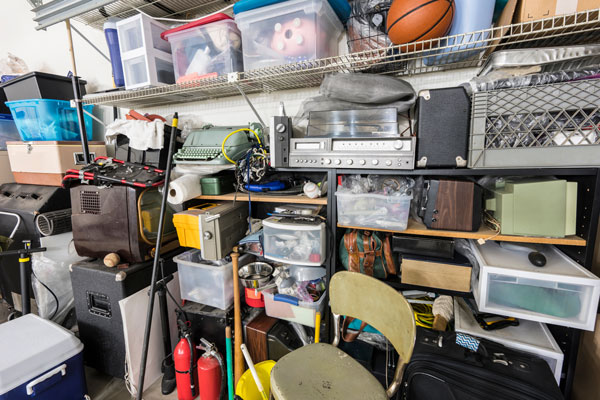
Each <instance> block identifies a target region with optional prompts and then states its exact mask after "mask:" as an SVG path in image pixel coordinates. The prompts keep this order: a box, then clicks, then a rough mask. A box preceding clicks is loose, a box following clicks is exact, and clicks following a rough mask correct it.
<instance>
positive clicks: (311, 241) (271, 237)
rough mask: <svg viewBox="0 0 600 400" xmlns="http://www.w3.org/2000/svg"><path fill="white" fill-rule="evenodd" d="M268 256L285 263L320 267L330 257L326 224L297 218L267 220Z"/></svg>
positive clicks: (265, 247) (265, 250)
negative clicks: (328, 254)
mask: <svg viewBox="0 0 600 400" xmlns="http://www.w3.org/2000/svg"><path fill="white" fill-rule="evenodd" d="M263 246H264V254H265V255H264V257H265V258H267V259H269V260H273V261H279V262H283V263H291V264H298V265H314V266H319V265H322V264H323V263H324V262H325V259H326V258H327V235H326V229H325V223H324V222H321V221H320V220H316V221H308V220H299V219H293V218H282V217H269V218H267V219H265V220H263Z"/></svg>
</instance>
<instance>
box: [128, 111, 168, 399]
mask: <svg viewBox="0 0 600 400" xmlns="http://www.w3.org/2000/svg"><path fill="white" fill-rule="evenodd" d="M177 120H178V115H177V113H175V115H174V116H173V124H172V128H171V140H169V153H168V158H167V170H166V171H165V183H164V185H163V193H162V202H161V204H160V219H159V220H158V232H157V236H156V249H155V252H154V264H153V265H152V282H151V283H150V300H149V302H148V312H147V313H146V329H145V330H144V344H143V346H142V361H141V363H140V378H139V379H138V391H137V397H136V398H137V400H142V392H143V391H144V378H145V377H146V363H147V362H148V345H149V343H150V331H151V329H152V314H153V312H154V294H155V293H156V278H157V277H158V260H159V259H160V247H161V244H162V235H163V230H164V222H165V213H166V210H167V196H168V193H169V183H170V182H171V166H172V164H173V152H174V151H175V140H176V137H177Z"/></svg>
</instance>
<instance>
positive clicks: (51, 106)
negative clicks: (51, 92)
mask: <svg viewBox="0 0 600 400" xmlns="http://www.w3.org/2000/svg"><path fill="white" fill-rule="evenodd" d="M6 105H7V106H8V108H10V112H11V114H12V116H13V118H14V120H15V124H16V125H17V129H18V130H19V134H20V135H21V139H23V140H24V141H31V140H80V139H81V138H80V136H79V123H78V122H77V110H76V109H75V108H74V107H71V106H70V103H69V102H68V101H66V100H52V99H31V100H19V101H7V102H6ZM83 109H84V110H85V111H87V112H89V113H91V112H92V110H93V109H94V106H93V105H84V106H83ZM83 118H84V123H85V129H86V133H87V139H88V140H92V117H90V116H89V115H87V114H84V117H83Z"/></svg>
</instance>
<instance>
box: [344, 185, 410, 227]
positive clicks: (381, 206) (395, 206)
mask: <svg viewBox="0 0 600 400" xmlns="http://www.w3.org/2000/svg"><path fill="white" fill-rule="evenodd" d="M335 196H336V198H337V214H338V222H339V223H340V225H343V226H351V227H359V228H366V229H388V230H394V231H403V230H405V229H406V227H407V225H408V215H409V213H410V202H411V200H412V196H407V195H400V196H388V195H384V194H376V193H364V194H354V193H351V192H350V191H348V192H342V191H338V192H336V193H335Z"/></svg>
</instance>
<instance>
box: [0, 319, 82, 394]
mask: <svg viewBox="0 0 600 400" xmlns="http://www.w3.org/2000/svg"><path fill="white" fill-rule="evenodd" d="M82 350H83V344H82V343H81V342H80V341H79V339H77V337H75V335H74V334H73V333H71V332H70V331H67V330H66V329H64V328H62V327H60V326H59V325H57V324H55V323H54V322H50V321H48V320H45V319H43V318H40V317H38V316H37V315H34V314H27V315H24V316H23V317H20V318H17V319H15V320H12V321H8V322H5V323H3V324H1V325H0V355H1V356H0V394H4V393H7V392H9V391H11V390H12V389H14V388H16V387H18V386H20V385H22V384H24V383H26V382H28V381H30V380H32V379H33V378H35V377H36V376H38V375H40V374H42V373H44V372H46V371H48V370H49V369H50V368H52V367H54V366H56V365H57V364H60V363H61V362H64V361H66V360H68V359H69V358H71V357H73V356H75V355H76V354H78V353H80V352H81V351H82Z"/></svg>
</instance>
